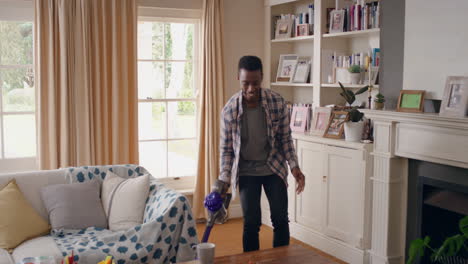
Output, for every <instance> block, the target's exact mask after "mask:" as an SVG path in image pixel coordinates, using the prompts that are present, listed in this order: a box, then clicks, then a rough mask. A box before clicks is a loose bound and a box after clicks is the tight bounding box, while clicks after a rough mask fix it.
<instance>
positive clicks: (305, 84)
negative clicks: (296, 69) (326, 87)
mask: <svg viewBox="0 0 468 264" xmlns="http://www.w3.org/2000/svg"><path fill="white" fill-rule="evenodd" d="M271 86H295V87H311V88H312V87H314V85H313V84H312V83H284V82H283V83H282V82H273V83H271Z"/></svg>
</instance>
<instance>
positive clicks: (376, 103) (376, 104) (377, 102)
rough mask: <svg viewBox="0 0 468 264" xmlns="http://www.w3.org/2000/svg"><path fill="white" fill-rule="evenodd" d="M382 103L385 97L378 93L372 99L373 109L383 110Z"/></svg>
mask: <svg viewBox="0 0 468 264" xmlns="http://www.w3.org/2000/svg"><path fill="white" fill-rule="evenodd" d="M384 102H385V97H384V96H383V94H381V93H378V94H377V95H376V96H375V99H374V109H375V110H382V109H383V108H384Z"/></svg>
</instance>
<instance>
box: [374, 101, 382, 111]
mask: <svg viewBox="0 0 468 264" xmlns="http://www.w3.org/2000/svg"><path fill="white" fill-rule="evenodd" d="M383 107H384V103H383V102H382V103H379V102H374V109H375V110H382V109H383Z"/></svg>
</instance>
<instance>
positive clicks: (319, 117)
mask: <svg viewBox="0 0 468 264" xmlns="http://www.w3.org/2000/svg"><path fill="white" fill-rule="evenodd" d="M331 112H332V108H331V107H315V108H314V112H313V117H312V124H311V126H310V134H311V135H314V136H323V135H324V134H325V131H326V130H327V127H328V122H329V121H330V117H331Z"/></svg>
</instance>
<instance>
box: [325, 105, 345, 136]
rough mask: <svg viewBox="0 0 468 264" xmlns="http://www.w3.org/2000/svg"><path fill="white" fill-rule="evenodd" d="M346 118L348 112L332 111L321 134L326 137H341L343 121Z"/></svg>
mask: <svg viewBox="0 0 468 264" xmlns="http://www.w3.org/2000/svg"><path fill="white" fill-rule="evenodd" d="M348 120H349V112H347V111H332V113H331V116H330V121H329V122H328V125H327V129H326V130H325V133H324V134H323V136H324V137H326V138H337V139H340V138H342V137H343V133H344V123H345V122H346V121H348Z"/></svg>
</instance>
